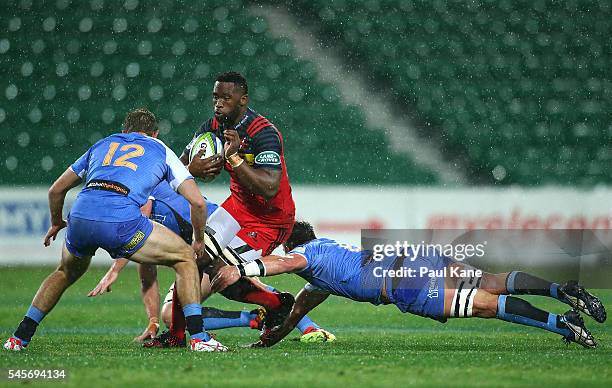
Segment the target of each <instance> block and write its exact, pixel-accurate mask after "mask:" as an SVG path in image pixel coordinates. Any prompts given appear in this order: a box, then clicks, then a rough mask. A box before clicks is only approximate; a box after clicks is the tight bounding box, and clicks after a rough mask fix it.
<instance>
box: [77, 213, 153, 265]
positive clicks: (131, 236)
mask: <svg viewBox="0 0 612 388" xmlns="http://www.w3.org/2000/svg"><path fill="white" fill-rule="evenodd" d="M152 231H153V223H152V222H151V221H150V220H149V219H148V218H146V217H144V216H142V217H139V218H136V219H135V220H131V221H127V222H104V221H92V220H86V219H83V218H78V217H70V216H69V217H68V230H67V232H66V248H67V249H68V251H69V252H70V253H72V254H73V255H75V256H77V257H84V256H93V255H94V254H95V253H96V250H97V249H98V248H102V249H104V250H105V251H107V252H108V253H109V254H110V255H111V257H112V258H113V259H116V258H118V257H130V256H131V255H132V254H134V252H136V251H137V250H139V249H140V247H142V245H143V244H144V243H145V241H147V239H148V238H149V236H150V235H151V232H152Z"/></svg>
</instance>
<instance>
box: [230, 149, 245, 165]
mask: <svg viewBox="0 0 612 388" xmlns="http://www.w3.org/2000/svg"><path fill="white" fill-rule="evenodd" d="M227 161H228V163H229V164H230V166H232V168H237V167H238V166H240V165H241V164H242V163H244V159H242V158H241V157H240V156H239V155H238V152H234V153H233V154H231V155H230V156H228V157H227Z"/></svg>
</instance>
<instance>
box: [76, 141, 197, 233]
mask: <svg viewBox="0 0 612 388" xmlns="http://www.w3.org/2000/svg"><path fill="white" fill-rule="evenodd" d="M70 168H71V169H72V171H74V172H75V173H76V174H77V175H78V176H79V177H81V178H83V179H85V186H84V188H83V189H82V190H81V192H80V193H79V195H78V197H77V200H76V202H75V203H74V205H73V207H72V209H71V211H70V215H71V216H73V217H78V218H83V219H88V220H94V221H106V222H122V221H129V220H133V219H136V218H138V217H140V216H141V213H140V207H141V206H142V205H144V204H145V202H146V201H147V198H148V197H149V195H150V193H151V192H152V191H153V189H154V188H155V187H156V186H157V185H158V184H159V183H160V182H162V181H167V182H168V184H169V186H170V187H171V188H172V189H173V190H176V189H177V188H178V186H179V185H180V184H181V183H183V182H184V181H185V180H187V179H193V177H192V176H191V175H190V174H189V172H188V171H187V169H186V168H185V166H183V164H182V163H181V161H180V160H179V159H178V157H177V156H176V154H174V152H172V150H170V149H169V148H168V147H167V146H166V145H165V144H164V143H163V142H162V141H160V140H158V139H155V138H152V137H149V136H146V135H144V134H141V133H119V134H114V135H111V136H109V137H107V138H104V139H102V140H100V141H98V142H97V143H96V144H94V145H93V146H92V147H91V148H90V149H89V150H87V152H85V154H83V156H81V157H80V158H79V159H78V160H77V161H76V162H75V163H74V164H73V165H72V166H70Z"/></svg>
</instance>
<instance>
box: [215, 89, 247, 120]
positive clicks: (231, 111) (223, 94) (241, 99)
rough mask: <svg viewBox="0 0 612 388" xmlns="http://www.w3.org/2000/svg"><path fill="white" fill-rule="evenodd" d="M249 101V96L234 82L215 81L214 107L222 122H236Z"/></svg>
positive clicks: (218, 118) (216, 115)
mask: <svg viewBox="0 0 612 388" xmlns="http://www.w3.org/2000/svg"><path fill="white" fill-rule="evenodd" d="M247 103H248V97H247V96H246V95H245V94H243V93H242V89H241V88H239V87H235V84H234V83H233V82H215V87H214V89H213V108H214V110H215V118H216V119H217V121H219V122H220V123H228V124H235V123H236V121H237V120H238V119H239V116H240V114H241V113H242V110H243V108H244V107H245V106H246V104H247Z"/></svg>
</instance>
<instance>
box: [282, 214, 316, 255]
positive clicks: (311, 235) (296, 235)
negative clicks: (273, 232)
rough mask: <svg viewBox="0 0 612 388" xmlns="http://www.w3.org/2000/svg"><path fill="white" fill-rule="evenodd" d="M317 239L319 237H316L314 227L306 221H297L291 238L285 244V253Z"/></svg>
mask: <svg viewBox="0 0 612 388" xmlns="http://www.w3.org/2000/svg"><path fill="white" fill-rule="evenodd" d="M316 238H317V236H316V235H315V232H314V229H313V228H312V225H310V224H309V223H308V222H306V221H295V224H293V231H291V236H289V239H287V242H285V251H287V252H289V251H290V250H292V249H294V248H295V247H297V246H300V245H303V244H306V243H307V242H310V241H312V240H314V239H316Z"/></svg>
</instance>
